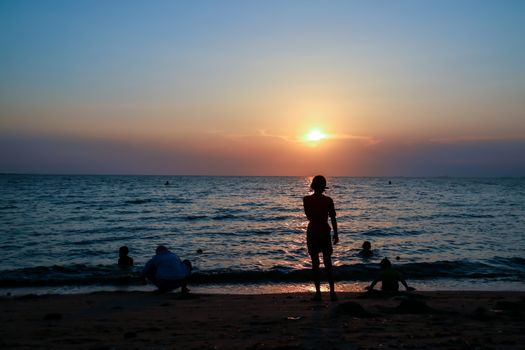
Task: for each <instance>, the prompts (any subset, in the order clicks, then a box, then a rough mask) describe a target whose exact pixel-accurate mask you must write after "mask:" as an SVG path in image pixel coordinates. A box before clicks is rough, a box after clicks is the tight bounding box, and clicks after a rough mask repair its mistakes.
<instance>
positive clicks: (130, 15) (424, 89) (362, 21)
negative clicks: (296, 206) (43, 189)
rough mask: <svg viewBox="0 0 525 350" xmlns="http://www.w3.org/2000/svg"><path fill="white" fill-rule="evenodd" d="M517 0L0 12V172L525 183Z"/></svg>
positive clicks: (1, 5) (9, 7)
mask: <svg viewBox="0 0 525 350" xmlns="http://www.w3.org/2000/svg"><path fill="white" fill-rule="evenodd" d="M523 18H525V2H524V1H519V0H516V1H512V0H506V1H466V0H436V1H433V0H425V1H419V0H383V1H381V0H372V1H352V0H348V1H331V0H328V1H321V0H319V1H312V0H295V1H294V0H282V1H272V0H266V1H262V0H260V1H255V0H254V1H241V0H239V1H228V0H225V1H148V2H145V1H124V0H112V1H105V0H90V1H87V0H86V1H84V0H79V1H69V0H64V1H55V0H48V1H39V0H35V1H28V0H20V1H14V0H0V45H1V47H2V50H1V53H0V173H43V174H47V173H51V174H159V175H164V174H165V175H299V176H303V175H314V174H325V175H328V176H525V156H523V155H524V154H525V40H524V39H523V38H525V21H523Z"/></svg>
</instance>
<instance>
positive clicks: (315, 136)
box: [305, 129, 327, 142]
mask: <svg viewBox="0 0 525 350" xmlns="http://www.w3.org/2000/svg"><path fill="white" fill-rule="evenodd" d="M326 137H327V136H326V134H325V133H324V132H322V131H321V130H319V129H312V130H310V131H309V132H308V133H307V134H306V136H305V139H306V141H310V142H317V141H321V140H324V139H326Z"/></svg>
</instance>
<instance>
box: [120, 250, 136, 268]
mask: <svg viewBox="0 0 525 350" xmlns="http://www.w3.org/2000/svg"><path fill="white" fill-rule="evenodd" d="M128 254H129V249H128V247H127V246H125V245H124V246H122V247H120V248H119V250H118V255H119V258H118V266H120V267H130V266H133V259H132V258H131V257H129V256H128Z"/></svg>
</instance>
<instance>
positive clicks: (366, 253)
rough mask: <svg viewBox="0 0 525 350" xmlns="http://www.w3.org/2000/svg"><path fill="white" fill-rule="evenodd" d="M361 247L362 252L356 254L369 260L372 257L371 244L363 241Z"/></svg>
mask: <svg viewBox="0 0 525 350" xmlns="http://www.w3.org/2000/svg"><path fill="white" fill-rule="evenodd" d="M362 247H363V250H361V251H360V252H359V254H358V255H359V256H360V257H361V258H364V259H366V258H371V257H372V256H373V255H374V252H372V244H371V243H370V242H369V241H364V242H363V246H362Z"/></svg>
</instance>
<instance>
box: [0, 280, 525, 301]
mask: <svg viewBox="0 0 525 350" xmlns="http://www.w3.org/2000/svg"><path fill="white" fill-rule="evenodd" d="M408 283H409V285H410V286H413V287H415V288H416V290H417V291H419V292H441V291H449V292H451V291H467V292H484V291H486V292H525V283H524V282H521V281H501V280H494V281H490V280H489V281H487V280H483V279H477V280H468V279H465V280H449V279H437V280H409V281H408ZM369 284H370V282H365V281H336V291H337V292H345V293H348V292H354V293H359V292H363V291H364V288H365V287H366V286H368V285H369ZM189 288H190V289H191V290H192V292H194V293H197V294H241V295H243V294H245V295H252V294H279V293H303V292H313V291H314V288H313V284H312V282H258V283H210V284H190V285H189ZM155 289H156V288H155V286H153V285H151V284H148V285H62V286H27V287H26V286H10V287H9V286H4V287H0V297H2V296H24V295H29V294H35V295H45V294H57V295H69V294H75V295H76V294H88V293H95V292H153V291H154V290H155ZM321 290H322V291H327V290H328V285H327V284H326V283H321Z"/></svg>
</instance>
